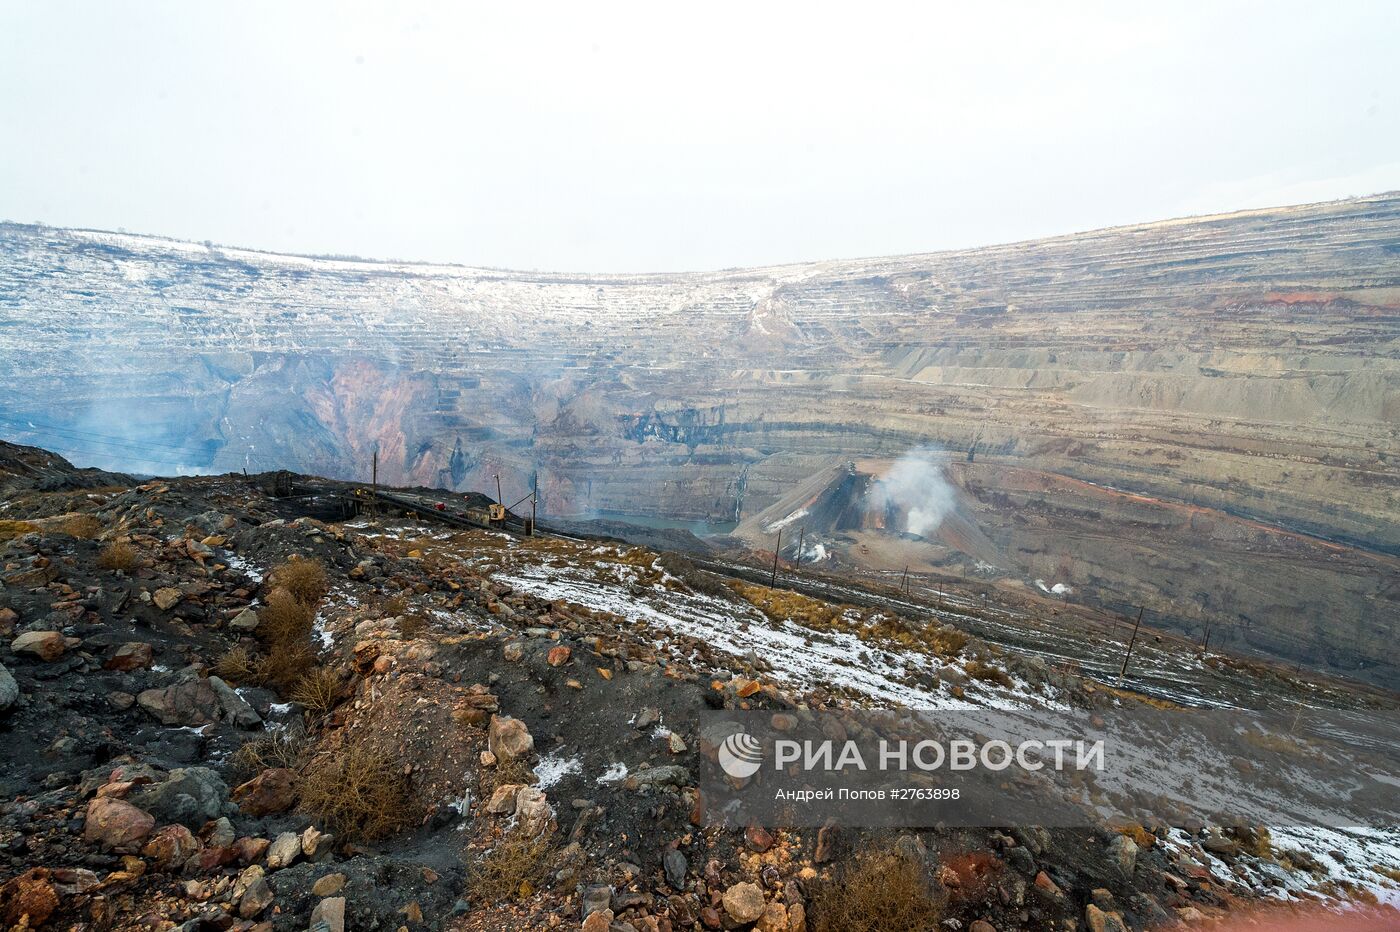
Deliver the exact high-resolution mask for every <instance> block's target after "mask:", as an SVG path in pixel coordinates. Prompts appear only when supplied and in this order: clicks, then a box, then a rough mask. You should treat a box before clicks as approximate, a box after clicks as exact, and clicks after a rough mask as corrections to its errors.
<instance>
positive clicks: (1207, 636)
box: [1201, 618, 1210, 657]
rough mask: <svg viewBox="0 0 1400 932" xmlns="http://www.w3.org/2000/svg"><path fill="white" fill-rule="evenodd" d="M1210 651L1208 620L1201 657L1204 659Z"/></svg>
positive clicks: (1208, 621) (1202, 640)
mask: <svg viewBox="0 0 1400 932" xmlns="http://www.w3.org/2000/svg"><path fill="white" fill-rule="evenodd" d="M1208 650H1210V619H1209V618H1207V619H1206V636H1205V637H1204V638H1202V639H1201V656H1202V657H1204V656H1205V654H1206V651H1208Z"/></svg>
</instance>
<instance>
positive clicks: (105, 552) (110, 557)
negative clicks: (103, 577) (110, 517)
mask: <svg viewBox="0 0 1400 932" xmlns="http://www.w3.org/2000/svg"><path fill="white" fill-rule="evenodd" d="M97 565H98V566H99V567H101V568H102V569H104V570H111V571H112V572H114V573H115V572H118V571H120V572H123V573H129V572H131V571H132V569H134V568H135V566H136V548H135V547H133V546H131V545H130V544H128V543H126V542H125V541H113V542H112V543H110V544H108V545H107V546H105V547H103V548H102V551H101V552H100V553H98V555H97Z"/></svg>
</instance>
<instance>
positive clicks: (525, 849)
mask: <svg viewBox="0 0 1400 932" xmlns="http://www.w3.org/2000/svg"><path fill="white" fill-rule="evenodd" d="M552 850H553V847H552V846H551V845H550V843H549V839H548V837H547V836H544V835H539V836H533V837H532V836H529V835H526V834H524V833H523V832H510V833H508V834H507V835H506V836H505V837H504V838H502V839H501V840H500V841H499V842H498V843H497V844H496V847H494V848H492V849H491V850H490V851H488V852H486V855H485V856H484V857H483V858H482V859H481V860H480V861H479V862H478V863H477V864H476V866H475V868H473V870H472V872H471V873H472V875H471V889H472V891H473V892H474V893H475V894H476V895H477V896H479V897H481V898H482V899H483V900H484V901H485V902H487V903H500V902H503V901H505V900H516V899H519V900H524V899H528V898H529V897H530V896H531V895H533V894H534V892H535V890H536V889H537V888H538V887H539V885H540V883H541V882H542V881H543V880H544V877H545V874H546V872H547V869H548V866H549V857H550V853H551V851H552Z"/></svg>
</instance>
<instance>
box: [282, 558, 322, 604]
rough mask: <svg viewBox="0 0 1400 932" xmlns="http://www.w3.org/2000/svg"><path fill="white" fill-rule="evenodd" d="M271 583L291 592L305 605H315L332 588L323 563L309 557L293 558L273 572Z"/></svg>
mask: <svg viewBox="0 0 1400 932" xmlns="http://www.w3.org/2000/svg"><path fill="white" fill-rule="evenodd" d="M269 582H270V583H271V584H272V586H273V587H274V588H278V589H285V590H287V591H288V592H290V593H291V594H292V596H293V597H295V598H296V600H297V601H298V602H300V603H302V604H303V605H315V604H316V603H317V602H319V601H321V599H323V598H325V595H326V593H327V592H329V591H330V588H331V586H330V583H329V582H328V581H327V579H326V568H325V567H324V566H322V565H321V561H320V560H312V559H309V558H307V557H295V556H294V557H292V558H291V559H289V560H288V561H287V562H286V563H283V564H282V565H281V566H279V567H277V568H276V569H275V570H273V571H272V575H271V577H270V579H269Z"/></svg>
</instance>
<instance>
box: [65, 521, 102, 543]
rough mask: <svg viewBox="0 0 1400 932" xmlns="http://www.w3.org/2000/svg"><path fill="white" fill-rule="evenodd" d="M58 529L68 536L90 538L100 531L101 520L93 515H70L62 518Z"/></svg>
mask: <svg viewBox="0 0 1400 932" xmlns="http://www.w3.org/2000/svg"><path fill="white" fill-rule="evenodd" d="M58 529H59V530H60V531H62V532H63V533H64V534H67V535H68V536H69V537H76V538H78V539H79V540H92V539H93V538H94V537H96V536H97V535H98V534H101V533H102V522H101V521H99V520H97V517H96V516H95V515H72V516H71V517H68V518H65V519H63V522H62V523H61V524H59V526H58Z"/></svg>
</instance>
